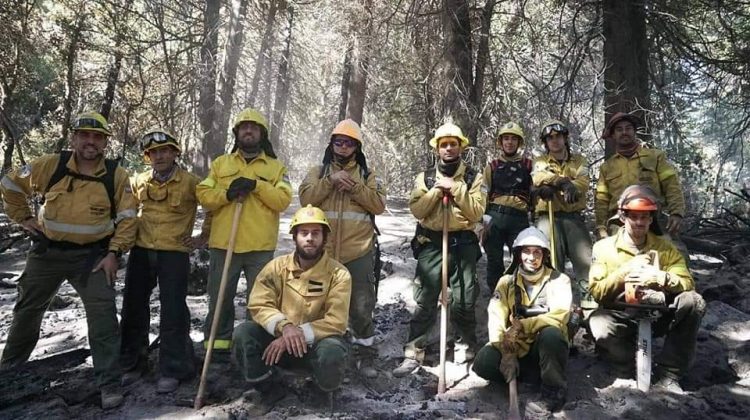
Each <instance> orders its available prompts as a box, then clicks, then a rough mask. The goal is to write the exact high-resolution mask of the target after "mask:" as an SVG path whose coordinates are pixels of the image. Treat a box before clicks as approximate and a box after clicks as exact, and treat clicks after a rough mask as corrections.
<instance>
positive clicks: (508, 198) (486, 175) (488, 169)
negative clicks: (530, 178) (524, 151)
mask: <svg viewBox="0 0 750 420" xmlns="http://www.w3.org/2000/svg"><path fill="white" fill-rule="evenodd" d="M497 159H498V160H501V161H503V162H518V161H520V160H521V159H524V156H523V155H521V154H520V153H516V154H515V155H514V156H513V157H510V158H509V157H507V156H505V155H504V154H503V153H500V156H498V158H497ZM482 177H483V179H484V187H485V189H486V191H487V193H488V194H490V193H491V192H492V164H491V163H490V164H487V166H485V167H484V170H483V171H482ZM529 194H531V191H529ZM488 200H489V198H488ZM490 203H492V204H497V205H500V206H506V207H511V208H514V209H518V210H521V211H527V210H528V209H529V205H528V203H526V201H524V200H522V199H521V198H520V197H518V196H515V195H500V196H497V197H494V198H492V200H491V201H490Z"/></svg>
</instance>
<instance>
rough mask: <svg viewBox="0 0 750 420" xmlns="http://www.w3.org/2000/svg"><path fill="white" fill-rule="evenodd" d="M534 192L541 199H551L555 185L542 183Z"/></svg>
mask: <svg viewBox="0 0 750 420" xmlns="http://www.w3.org/2000/svg"><path fill="white" fill-rule="evenodd" d="M536 192H537V194H538V195H539V197H541V198H542V200H547V201H550V200H552V197H554V196H555V187H553V186H550V185H542V186H541V187H539V188H537V190H536Z"/></svg>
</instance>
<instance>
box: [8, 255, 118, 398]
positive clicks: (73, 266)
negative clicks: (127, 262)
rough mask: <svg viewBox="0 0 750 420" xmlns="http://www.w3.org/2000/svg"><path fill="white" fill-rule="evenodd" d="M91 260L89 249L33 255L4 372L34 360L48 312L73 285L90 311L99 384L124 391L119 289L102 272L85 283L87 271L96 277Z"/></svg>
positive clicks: (20, 285)
mask: <svg viewBox="0 0 750 420" xmlns="http://www.w3.org/2000/svg"><path fill="white" fill-rule="evenodd" d="M90 258H91V250H89V249H65V250H63V249H58V248H49V249H48V250H47V251H46V252H45V253H43V254H42V255H36V254H34V253H29V256H28V258H27V259H26V268H25V270H24V272H23V275H22V276H21V278H20V279H19V280H18V300H17V301H16V306H15V307H14V308H13V321H12V323H11V326H10V331H9V332H8V340H7V342H6V345H5V350H4V351H3V355H2V360H0V365H1V366H3V367H9V366H14V365H19V364H21V363H24V362H25V361H27V360H28V359H29V356H30V355H31V352H32V351H33V350H34V347H35V346H36V343H37V341H38V340H39V328H40V326H41V324H42V318H43V317H44V312H45V311H46V310H47V307H48V306H49V304H50V302H51V301H52V298H53V297H54V296H55V293H57V289H58V288H59V287H60V285H61V284H62V282H63V281H64V280H68V281H69V282H70V284H71V285H72V286H73V288H74V289H75V290H76V292H78V295H79V296H80V297H81V300H82V301H83V306H84V309H85V310H86V323H87V324H88V335H89V345H90V346H91V356H92V358H93V362H94V375H95V376H96V382H97V384H98V385H99V387H103V386H106V385H113V384H117V385H119V383H120V377H121V375H122V372H121V368H120V361H119V360H120V329H119V325H118V323H117V307H116V305H115V294H116V293H115V288H114V286H112V285H110V284H109V282H108V281H107V279H106V277H105V275H104V272H103V271H102V270H99V271H97V272H94V273H89V274H88V278H87V279H83V278H82V276H81V273H83V272H84V270H85V271H87V272H88V271H91V265H90ZM100 258H101V257H99V259H100ZM97 262H98V259H97ZM95 265H96V264H94V266H95Z"/></svg>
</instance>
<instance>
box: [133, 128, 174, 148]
mask: <svg viewBox="0 0 750 420" xmlns="http://www.w3.org/2000/svg"><path fill="white" fill-rule="evenodd" d="M168 143H171V144H176V143H177V141H175V139H173V138H172V136H170V135H168V134H166V133H162V132H159V131H156V132H153V133H148V134H146V135H145V136H143V137H141V150H148V149H149V148H151V147H154V146H155V145H157V146H162V145H165V144H168Z"/></svg>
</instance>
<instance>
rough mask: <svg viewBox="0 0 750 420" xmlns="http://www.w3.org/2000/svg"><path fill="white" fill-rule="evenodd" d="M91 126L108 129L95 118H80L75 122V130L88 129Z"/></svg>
mask: <svg viewBox="0 0 750 420" xmlns="http://www.w3.org/2000/svg"><path fill="white" fill-rule="evenodd" d="M89 128H98V129H100V130H106V129H107V127H105V126H104V124H102V123H101V122H100V121H99V120H97V119H95V118H79V119H77V120H75V122H74V123H73V130H86V129H89Z"/></svg>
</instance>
